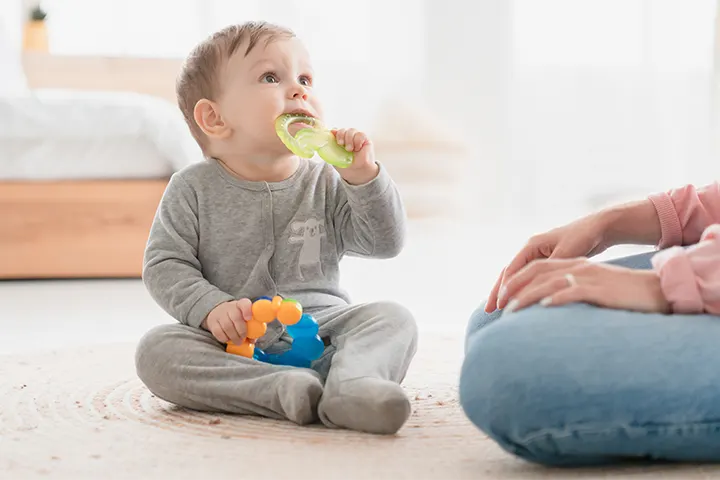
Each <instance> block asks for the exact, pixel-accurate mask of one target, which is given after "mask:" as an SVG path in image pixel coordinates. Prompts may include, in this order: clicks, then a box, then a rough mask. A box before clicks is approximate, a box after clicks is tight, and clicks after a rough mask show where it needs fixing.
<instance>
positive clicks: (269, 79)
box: [262, 73, 279, 83]
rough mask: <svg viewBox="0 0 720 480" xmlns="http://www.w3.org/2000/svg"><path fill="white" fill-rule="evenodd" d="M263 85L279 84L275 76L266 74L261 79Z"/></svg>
mask: <svg viewBox="0 0 720 480" xmlns="http://www.w3.org/2000/svg"><path fill="white" fill-rule="evenodd" d="M262 82H264V83H279V80H278V78H277V76H276V75H275V74H274V73H266V74H265V75H263V77H262Z"/></svg>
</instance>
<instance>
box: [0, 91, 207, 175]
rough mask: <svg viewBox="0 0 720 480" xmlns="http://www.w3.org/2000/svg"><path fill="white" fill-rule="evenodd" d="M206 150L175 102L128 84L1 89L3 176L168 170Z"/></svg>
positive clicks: (194, 159)
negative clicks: (116, 88)
mask: <svg viewBox="0 0 720 480" xmlns="http://www.w3.org/2000/svg"><path fill="white" fill-rule="evenodd" d="M200 160H202V154H201V152H200V149H199V147H198V146H197V144H196V143H195V140H194V139H193V138H192V136H191V135H190V132H189V130H188V128H187V126H186V124H185V122H184V120H183V118H182V115H181V114H180V111H179V110H178V109H177V107H176V106H175V105H173V104H172V103H170V102H168V101H166V100H163V99H160V98H156V97H151V96H148V95H140V94H135V93H126V92H85V91H82V92H81V91H72V90H35V91H33V92H32V93H31V94H29V95H23V96H15V97H5V98H2V97H0V180H81V179H143V178H162V177H168V176H170V175H171V174H172V173H173V172H175V171H177V170H179V169H181V168H183V167H184V166H186V165H189V164H191V163H195V162H197V161H200Z"/></svg>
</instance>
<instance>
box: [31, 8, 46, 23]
mask: <svg viewBox="0 0 720 480" xmlns="http://www.w3.org/2000/svg"><path fill="white" fill-rule="evenodd" d="M45 17H47V12H46V11H45V10H43V9H42V7H41V6H40V5H39V4H38V5H35V8H33V9H32V10H31V11H30V19H32V20H34V21H36V22H42V21H43V20H45Z"/></svg>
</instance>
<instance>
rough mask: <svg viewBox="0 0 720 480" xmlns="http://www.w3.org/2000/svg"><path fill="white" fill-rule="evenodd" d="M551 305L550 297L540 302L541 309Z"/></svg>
mask: <svg viewBox="0 0 720 480" xmlns="http://www.w3.org/2000/svg"><path fill="white" fill-rule="evenodd" d="M551 303H552V297H545V298H543V299H542V300H540V305H542V306H543V307H547V306H548V305H550V304H551Z"/></svg>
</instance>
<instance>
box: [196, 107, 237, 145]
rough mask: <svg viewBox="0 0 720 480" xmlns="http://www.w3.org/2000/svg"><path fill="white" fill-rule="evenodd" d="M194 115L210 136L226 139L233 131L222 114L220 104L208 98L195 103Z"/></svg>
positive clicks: (198, 123)
mask: <svg viewBox="0 0 720 480" xmlns="http://www.w3.org/2000/svg"><path fill="white" fill-rule="evenodd" d="M193 117H194V118H195V123H197V125H198V127H200V129H201V130H202V131H203V132H204V133H205V135H207V136H208V137H210V138H216V139H224V138H227V137H228V136H229V135H230V134H231V133H232V132H231V131H230V128H229V126H228V125H227V124H226V123H225V121H224V120H223V118H222V117H221V116H220V112H219V110H218V106H217V105H216V104H215V102H211V101H210V100H208V99H206V98H203V99H201V100H199V101H198V102H197V103H196V104H195V108H194V109H193Z"/></svg>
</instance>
